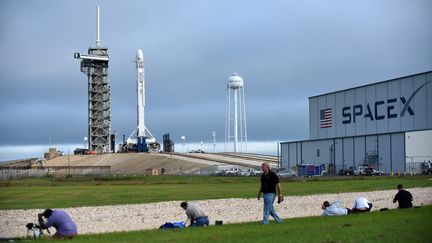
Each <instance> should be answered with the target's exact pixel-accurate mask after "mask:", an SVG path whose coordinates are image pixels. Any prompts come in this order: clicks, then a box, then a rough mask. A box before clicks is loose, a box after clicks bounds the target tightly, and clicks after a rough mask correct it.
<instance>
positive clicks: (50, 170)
mask: <svg viewBox="0 0 432 243" xmlns="http://www.w3.org/2000/svg"><path fill="white" fill-rule="evenodd" d="M110 171H111V166H38V167H30V166H21V167H17V166H0V180H10V179H25V178H30V177H45V176H66V175H88V176H106V175H109V174H110Z"/></svg>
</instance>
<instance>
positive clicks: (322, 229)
mask: <svg viewBox="0 0 432 243" xmlns="http://www.w3.org/2000/svg"><path fill="white" fill-rule="evenodd" d="M431 216H432V206H426V207H422V208H414V209H405V210H391V211H384V212H372V213H367V214H359V215H348V216H339V217H307V218H296V219H286V220H285V221H284V223H283V224H275V223H274V222H271V223H270V224H269V225H261V224H260V223H259V222H251V223H244V224H231V225H223V226H210V227H206V228H186V229H175V230H147V231H133V232H120V233H107V234H93V235H79V236H77V237H76V238H74V239H73V240H68V242H430V239H431V238H430V235H431V231H430V229H431V227H432V223H431V222H432V221H431V220H430V219H431Z"/></svg>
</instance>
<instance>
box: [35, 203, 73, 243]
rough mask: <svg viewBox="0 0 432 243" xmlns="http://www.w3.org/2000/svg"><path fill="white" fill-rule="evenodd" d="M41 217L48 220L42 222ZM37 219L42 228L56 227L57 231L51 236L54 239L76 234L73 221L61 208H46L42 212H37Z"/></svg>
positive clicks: (70, 236)
mask: <svg viewBox="0 0 432 243" xmlns="http://www.w3.org/2000/svg"><path fill="white" fill-rule="evenodd" d="M42 217H44V218H46V219H47V220H48V221H47V222H44V220H43V218H42ZM38 220H39V225H40V226H41V227H42V229H48V228H49V227H54V228H55V229H56V231H57V232H56V233H55V234H54V236H53V238H55V239H63V238H73V237H74V236H75V235H77V234H78V232H77V227H76V225H75V223H74V222H73V221H72V219H71V217H70V216H69V215H68V214H67V213H66V212H65V211H63V210H52V209H46V210H45V211H44V212H43V213H41V214H38Z"/></svg>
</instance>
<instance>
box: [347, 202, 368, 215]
mask: <svg viewBox="0 0 432 243" xmlns="http://www.w3.org/2000/svg"><path fill="white" fill-rule="evenodd" d="M368 205H369V208H366V209H357V208H353V209H352V213H366V212H370V211H371V209H372V206H373V205H372V203H368ZM348 213H349V211H348Z"/></svg>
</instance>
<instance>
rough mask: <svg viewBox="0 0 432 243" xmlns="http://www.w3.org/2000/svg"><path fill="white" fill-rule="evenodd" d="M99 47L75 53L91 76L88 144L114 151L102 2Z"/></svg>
mask: <svg viewBox="0 0 432 243" xmlns="http://www.w3.org/2000/svg"><path fill="white" fill-rule="evenodd" d="M96 15H97V17H96V20H97V23H96V47H90V48H89V49H88V55H82V54H80V53H75V54H74V57H75V58H77V59H81V72H83V73H84V74H85V75H87V77H88V145H89V150H90V151H96V152H97V153H106V152H109V151H110V147H111V146H110V133H111V97H110V96H111V94H110V93H111V88H110V86H109V83H108V61H109V59H108V48H104V47H100V39H99V6H98V7H97V13H96Z"/></svg>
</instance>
